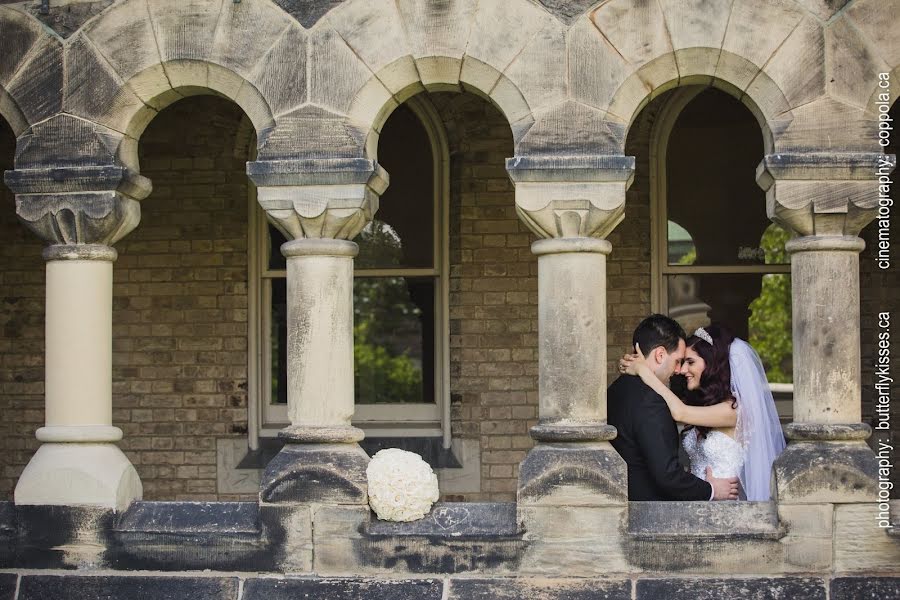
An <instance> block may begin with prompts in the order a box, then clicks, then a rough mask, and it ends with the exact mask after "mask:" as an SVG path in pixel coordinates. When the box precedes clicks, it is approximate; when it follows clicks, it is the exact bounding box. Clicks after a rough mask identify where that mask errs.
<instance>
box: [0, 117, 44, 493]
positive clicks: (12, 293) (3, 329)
mask: <svg viewBox="0 0 900 600" xmlns="http://www.w3.org/2000/svg"><path fill="white" fill-rule="evenodd" d="M15 145H16V141H15V136H14V134H13V132H12V130H11V129H9V127H8V125H7V124H6V122H5V121H3V119H2V118H0V499H5V498H12V492H13V489H14V488H15V485H16V481H17V480H18V478H19V475H20V474H21V473H22V470H23V469H24V468H25V465H26V464H28V460H29V459H30V458H31V455H32V454H34V451H35V450H37V447H38V445H39V443H38V441H37V440H36V439H35V437H34V432H35V430H36V429H37V428H38V427H41V426H42V425H43V424H44V261H43V259H42V258H41V248H42V246H43V245H42V244H41V241H40V239H39V238H38V237H37V236H36V235H34V234H33V233H31V232H30V231H28V230H27V229H26V228H25V227H24V226H23V225H22V224H21V223H19V221H18V219H17V218H16V205H15V197H14V196H13V194H12V193H11V192H10V191H9V189H8V188H7V187H6V186H5V185H4V184H3V177H2V172H3V171H4V170H6V169H9V168H12V165H13V155H14V152H15Z"/></svg>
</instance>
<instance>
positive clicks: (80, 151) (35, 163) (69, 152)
mask: <svg viewBox="0 0 900 600" xmlns="http://www.w3.org/2000/svg"><path fill="white" fill-rule="evenodd" d="M120 139H121V134H120V133H117V132H114V131H112V130H104V128H102V127H101V126H99V125H94V124H92V123H89V122H87V121H85V120H84V119H78V118H75V117H73V116H71V115H65V114H60V115H56V116H54V117H52V118H50V119H48V120H46V121H44V122H43V123H39V124H37V125H35V126H34V127H33V128H32V132H31V134H30V135H27V136H24V137H23V138H22V139H20V140H19V144H18V147H17V149H16V151H17V152H16V153H17V156H16V167H18V168H19V169H34V168H41V167H47V166H58V167H75V168H78V167H87V166H101V165H112V164H115V154H116V147H117V145H118V141H119V140H120Z"/></svg>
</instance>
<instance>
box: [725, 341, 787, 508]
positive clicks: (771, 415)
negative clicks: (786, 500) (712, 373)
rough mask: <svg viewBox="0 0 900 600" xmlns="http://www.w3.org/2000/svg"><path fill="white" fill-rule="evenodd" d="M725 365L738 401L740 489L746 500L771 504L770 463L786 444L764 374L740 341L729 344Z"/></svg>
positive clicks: (760, 364)
mask: <svg viewBox="0 0 900 600" xmlns="http://www.w3.org/2000/svg"><path fill="white" fill-rule="evenodd" d="M728 362H729V365H730V367H731V391H732V393H733V394H734V397H735V398H736V399H737V425H736V427H735V437H736V438H737V441H738V442H739V443H740V444H741V445H742V446H743V447H744V466H743V467H741V471H740V474H739V477H740V480H741V487H742V488H743V490H744V494H745V495H746V497H747V500H771V499H772V493H771V488H770V486H771V483H770V482H771V476H772V462H773V461H774V460H775V458H777V457H778V455H779V454H781V451H782V450H784V445H785V444H784V434H783V433H782V431H781V423H780V422H779V421H778V413H777V412H776V411H775V401H774V399H773V398H772V392H771V390H769V382H768V380H766V372H765V370H764V369H763V365H762V361H761V360H760V359H759V356H758V355H757V354H756V351H754V350H753V348H752V347H751V346H750V344H748V343H747V342H745V341H744V340H742V339H738V338H735V340H734V341H733V342H732V343H731V346H730V347H729V351H728Z"/></svg>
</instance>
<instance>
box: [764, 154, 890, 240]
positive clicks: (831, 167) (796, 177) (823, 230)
mask: <svg viewBox="0 0 900 600" xmlns="http://www.w3.org/2000/svg"><path fill="white" fill-rule="evenodd" d="M895 165H896V157H895V156H893V155H884V154H879V153H875V152H872V153H861V152H854V153H850V152H847V153H841V152H808V153H784V154H768V155H766V156H764V157H763V159H762V161H761V162H760V163H759V165H758V166H757V167H756V182H757V183H758V184H759V186H760V187H761V188H762V189H763V190H765V192H766V211H767V213H768V215H769V218H770V219H772V220H773V221H774V222H776V223H778V224H779V225H781V226H783V227H785V228H787V229H790V230H792V231H794V232H795V233H797V234H798V235H800V236H857V235H858V234H859V232H860V231H862V228H863V227H865V226H866V225H867V224H868V223H869V222H870V221H871V220H872V219H873V218H875V216H876V214H877V212H878V205H879V198H880V197H882V195H883V197H887V187H885V188H884V193H883V194H882V189H881V185H882V184H883V185H884V186H888V185H889V184H890V177H889V175H890V173H891V172H892V171H893V169H894V166H895Z"/></svg>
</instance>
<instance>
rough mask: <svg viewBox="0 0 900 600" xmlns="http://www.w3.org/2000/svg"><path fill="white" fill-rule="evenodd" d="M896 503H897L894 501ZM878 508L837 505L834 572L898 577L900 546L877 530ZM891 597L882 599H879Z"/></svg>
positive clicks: (883, 530)
mask: <svg viewBox="0 0 900 600" xmlns="http://www.w3.org/2000/svg"><path fill="white" fill-rule="evenodd" d="M894 502H896V501H894ZM877 508H878V507H877V505H876V504H875V502H874V501H869V502H866V503H864V504H838V505H835V507H834V539H835V542H834V567H833V568H834V571H835V572H836V573H859V574H860V575H865V574H870V573H883V574H885V575H897V565H900V543H898V540H897V538H896V537H892V536H890V535H888V532H887V530H886V529H882V528H880V527H878V522H877V520H876V516H877ZM882 597H883V598H890V597H891V596H890V595H888V596H881V597H879V598H882Z"/></svg>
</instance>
